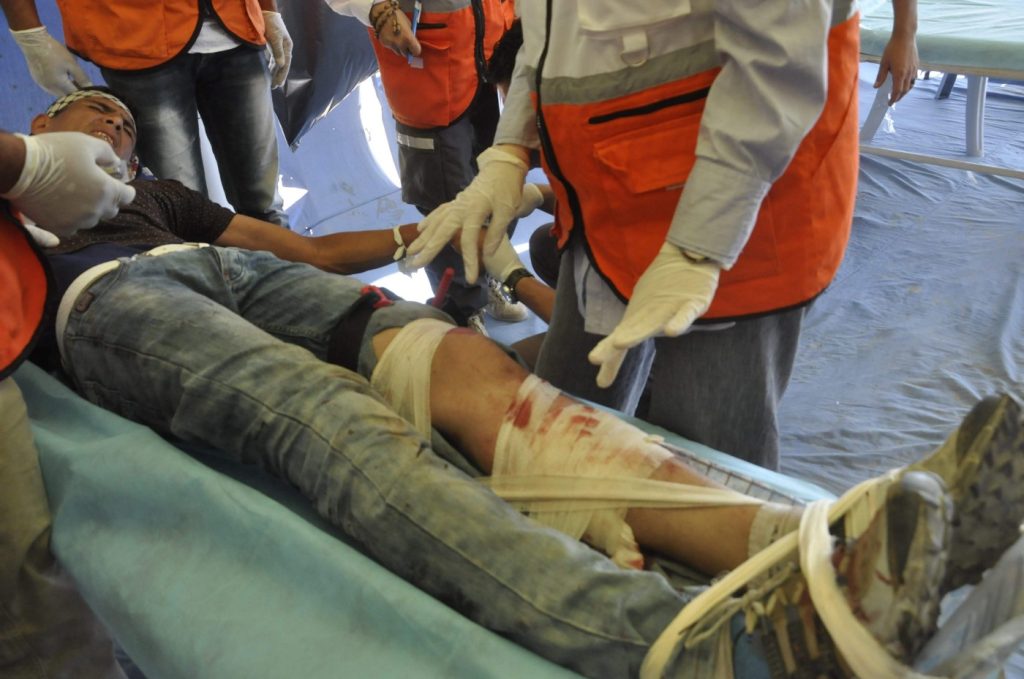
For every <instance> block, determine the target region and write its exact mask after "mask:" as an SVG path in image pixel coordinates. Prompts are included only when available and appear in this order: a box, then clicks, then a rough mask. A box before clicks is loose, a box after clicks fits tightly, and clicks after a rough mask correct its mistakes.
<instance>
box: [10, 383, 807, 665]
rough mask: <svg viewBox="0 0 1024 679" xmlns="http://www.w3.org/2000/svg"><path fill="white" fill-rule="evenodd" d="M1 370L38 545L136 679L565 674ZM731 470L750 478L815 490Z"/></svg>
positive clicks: (261, 487) (315, 529)
mask: <svg viewBox="0 0 1024 679" xmlns="http://www.w3.org/2000/svg"><path fill="white" fill-rule="evenodd" d="M14 378H15V380H16V382H17V383H18V386H19V387H20V388H21V389H22V391H23V392H24V394H25V400H26V402H27V404H28V408H29V414H30V418H31V420H32V428H33V433H34V435H35V438H36V443H37V446H38V448H39V456H40V465H41V467H42V470H43V475H44V479H45V482H46V487H47V493H48V495H49V498H50V502H51V505H52V509H53V513H54V533H53V546H54V551H55V552H56V554H57V556H58V558H59V559H60V560H61V562H62V563H63V564H64V565H65V566H66V568H67V569H68V570H69V571H70V572H71V574H72V576H73V577H74V579H75V580H76V582H77V583H78V585H79V587H80V588H81V590H82V593H83V594H84V596H85V598H86V599H87V600H88V602H89V603H90V605H91V606H93V608H94V610H96V612H97V613H98V615H99V616H100V617H101V618H102V619H103V621H104V622H105V623H106V624H107V626H108V627H109V629H110V630H111V632H112V634H113V635H114V636H115V638H116V639H117V641H118V642H119V643H120V644H121V645H122V646H123V647H124V649H125V650H126V652H127V653H128V655H129V656H131V657H132V659H133V660H134V661H135V662H136V663H137V664H138V665H139V667H140V668H141V669H142V670H143V671H144V672H145V673H146V675H147V677H149V679H160V678H163V677H167V678H181V679H201V678H205V677H211V678H212V677H216V678H218V679H233V678H235V677H245V678H246V679H259V678H261V677H267V678H280V677H302V678H303V679H315V678H319V677H324V678H327V677H332V678H333V677H341V676H345V677H363V676H365V677H399V676H401V677H417V678H422V677H474V678H478V677H530V678H531V679H535V678H544V677H552V678H555V677H570V676H576V675H574V674H573V673H571V672H568V671H566V670H564V669H562V668H560V667H557V666H555V665H554V664H552V663H550V662H548V661H546V660H544V659H542V658H540V657H538V656H536V655H534V654H532V653H531V652H529V651H526V650H525V649H523V648H521V647H519V646H517V645H515V644H513V643H511V642H509V641H507V640H505V639H503V638H501V637H499V636H497V635H495V634H493V633H491V632H489V631H488V630H486V629H484V628H482V627H480V626H478V625H476V624H475V623H473V622H471V621H469V620H468V619H466V618H464V617H462V616H461V615H459V614H458V613H455V612H454V611H453V610H451V609H449V608H448V607H446V606H444V605H443V604H441V603H439V602H437V601H435V600H434V599H432V598H430V597H429V596H428V595H426V594H424V593H423V592H421V591H419V590H418V589H416V588H415V587H413V586H412V585H410V584H408V583H406V582H405V581H403V580H401V579H399V578H398V577H397V576H395V575H393V574H392V573H390V572H389V571H387V570H385V569H384V568H382V567H381V566H379V565H378V564H376V563H375V562H373V561H371V560H370V559H368V558H367V557H366V556H364V555H363V554H362V553H360V552H359V551H358V550H356V549H355V548H353V547H352V546H350V545H348V544H346V543H345V542H343V540H342V539H340V535H339V533H338V532H337V531H335V530H334V529H333V528H332V527H330V526H328V525H326V524H325V523H324V522H323V521H321V520H320V519H319V518H318V517H316V516H315V515H314V514H313V512H312V510H311V509H310V508H308V506H307V503H306V501H305V500H304V499H303V498H301V496H299V495H298V493H295V492H293V491H292V490H291V489H290V488H287V487H285V485H284V484H283V483H280V482H278V481H276V480H274V479H271V478H269V477H266V476H263V475H261V473H260V472H258V471H256V470H252V469H249V468H245V467H242V466H239V465H233V464H230V463H224V462H222V461H219V460H213V459H206V458H205V457H204V456H200V457H199V458H195V457H192V456H190V455H188V454H186V453H184V452H182V451H181V450H179V449H178V448H176V447H174V446H172V445H171V444H169V443H168V442H166V441H165V440H164V439H162V438H160V437H159V436H157V435H156V434H155V433H153V432H152V431H151V430H149V429H148V428H146V427H143V426H140V425H137V424H135V423H132V422H129V421H127V420H125V419H123V418H121V417H119V416H117V415H114V414H112V413H110V412H107V411H105V410H102V409H100V408H97V407H95V406H93V405H91V404H90V403H88V402H86V401H85V400H83V399H81V398H79V397H78V396H77V395H75V394H74V393H73V392H72V391H70V390H69V389H68V388H66V387H65V386H64V385H63V384H61V383H60V382H59V381H57V380H56V379H54V378H53V377H51V376H49V375H47V374H46V373H44V372H43V371H41V370H40V369H38V368H36V367H35V366H33V365H31V364H29V365H25V366H23V367H22V368H21V369H19V370H18V372H17V373H16V374H15V377H14ZM673 442H674V443H677V444H678V443H685V442H682V441H681V440H679V439H674V441H673ZM685 445H686V446H687V448H688V449H689V450H691V451H696V452H697V453H698V454H699V453H701V452H703V453H706V454H707V455H708V459H709V460H713V461H715V462H717V463H719V464H720V466H721V463H728V461H729V460H731V458H729V457H728V456H725V455H722V454H721V453H714V451H709V450H707V449H703V448H702V447H701V446H696V445H693V444H685ZM736 469H737V472H738V474H739V477H738V478H744V477H750V478H751V479H753V478H754V477H758V476H759V477H760V478H757V479H756V480H753V481H752V482H753V483H754V484H755V485H757V486H759V487H760V486H761V485H765V486H772V487H776V488H778V489H779V490H780V491H781V492H783V493H785V494H797V495H800V496H801V497H805V498H812V497H822V496H825V495H826V494H825V492H824V491H821V490H820V489H817V488H816V487H814V486H810V485H808V484H803V483H801V482H799V481H796V480H794V479H786V478H785V477H782V476H780V475H778V474H774V473H771V472H767V471H765V470H759V469H758V468H756V467H753V466H750V465H745V464H744V463H739V464H738V465H737V467H736Z"/></svg>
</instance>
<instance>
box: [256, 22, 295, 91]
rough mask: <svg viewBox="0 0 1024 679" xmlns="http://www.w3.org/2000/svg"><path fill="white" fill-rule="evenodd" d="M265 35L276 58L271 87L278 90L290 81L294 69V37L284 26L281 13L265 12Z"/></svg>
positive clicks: (272, 70)
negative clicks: (289, 73)
mask: <svg viewBox="0 0 1024 679" xmlns="http://www.w3.org/2000/svg"><path fill="white" fill-rule="evenodd" d="M263 23H264V25H265V26H266V29H265V35H266V38H267V45H268V46H269V47H270V53H271V55H273V57H274V66H273V68H271V69H270V87H271V89H276V88H278V87H281V86H282V85H284V81H285V80H287V79H288V70H289V69H290V68H291V67H292V36H290V35H288V29H287V27H285V25H284V19H282V18H281V14H280V13H279V12H263Z"/></svg>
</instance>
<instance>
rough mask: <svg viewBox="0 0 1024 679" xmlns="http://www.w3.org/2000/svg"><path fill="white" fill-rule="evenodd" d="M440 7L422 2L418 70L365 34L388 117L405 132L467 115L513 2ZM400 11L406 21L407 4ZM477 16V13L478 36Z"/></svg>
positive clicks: (466, 1)
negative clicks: (479, 20) (374, 58)
mask: <svg viewBox="0 0 1024 679" xmlns="http://www.w3.org/2000/svg"><path fill="white" fill-rule="evenodd" d="M441 4H442V3H440V2H434V3H432V2H431V0H424V9H423V12H422V13H421V14H420V21H419V25H418V27H417V29H416V38H417V39H418V40H419V42H420V47H422V49H423V51H422V53H421V55H420V56H421V58H422V59H423V68H413V67H412V66H410V65H409V62H408V61H407V59H406V58H405V57H400V56H398V55H397V54H395V53H394V52H392V51H391V50H389V49H387V48H386V47H383V46H382V45H381V44H380V41H379V40H377V39H376V38H375V37H374V35H373V29H370V42H371V43H372V44H373V49H374V51H375V52H376V53H377V63H378V64H379V65H380V77H381V80H382V81H383V82H384V92H385V94H386V95H387V98H388V104H389V105H390V106H391V112H392V113H393V114H394V116H395V119H396V120H398V122H400V123H402V124H403V125H408V126H409V127H416V128H419V129H430V128H434V127H446V126H448V125H450V124H452V123H453V122H454V121H455V120H457V119H458V118H459V116H461V115H462V114H463V113H465V112H466V109H468V108H469V105H470V104H472V103H473V98H474V97H475V96H476V92H477V86H478V84H479V82H480V80H481V79H482V77H483V68H484V67H485V64H486V61H487V60H488V59H490V58H491V54H492V53H493V52H494V45H495V44H496V43H497V42H498V40H500V39H501V36H502V35H504V34H505V31H506V30H507V29H508V27H509V26H510V25H511V23H512V22H511V18H512V17H513V12H512V11H511V8H512V7H513V3H512V0H455V1H454V2H453V1H451V0H449V2H448V3H447V4H448V5H450V6H449V7H445V8H440V7H439V5H441ZM438 9H441V10H442V11H437V10H438ZM402 10H403V11H404V12H405V13H406V15H407V16H409V17H410V21H411V17H412V1H411V0H403V2H402ZM477 12H481V13H482V15H481V16H482V19H483V23H482V28H481V29H480V30H478V24H477V16H476V13H477ZM384 30H389V29H388V27H385V28H384ZM478 50H479V53H478ZM478 57H479V59H478ZM481 62H482V63H481Z"/></svg>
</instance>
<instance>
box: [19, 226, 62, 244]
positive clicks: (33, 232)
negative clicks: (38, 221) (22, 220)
mask: <svg viewBox="0 0 1024 679" xmlns="http://www.w3.org/2000/svg"><path fill="white" fill-rule="evenodd" d="M25 228H26V229H28V235H30V236H32V240H34V241H35V242H36V245H38V246H39V247H41V248H55V247H57V246H58V245H60V238H57V237H56V236H55V235H53V234H52V233H50V232H49V231H45V230H43V229H40V228H39V227H38V226H35V225H33V224H25Z"/></svg>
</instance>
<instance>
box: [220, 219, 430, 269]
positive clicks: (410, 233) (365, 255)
mask: <svg viewBox="0 0 1024 679" xmlns="http://www.w3.org/2000/svg"><path fill="white" fill-rule="evenodd" d="M399 233H400V236H401V238H402V241H403V243H402V244H403V245H407V244H409V243H411V242H412V241H413V240H415V238H416V224H415V223H413V224H404V225H402V226H400V227H399ZM214 245H220V246H223V247H235V248H244V249H246V250H266V251H267V252H272V253H274V254H275V255H277V256H278V257H280V258H281V259H286V260H288V261H289V262H303V263H305V264H312V265H313V266H315V267H317V268H320V269H323V270H324V271H330V272H332V273H339V274H355V273H361V272H363V271H369V270H370V269H375V268H377V267H379V266H385V265H387V264H391V263H392V262H394V256H395V252H396V251H397V250H398V248H399V245H398V244H397V243H396V242H395V235H394V231H393V230H392V229H376V230H373V231H348V232H344V233H332V234H330V235H327V236H302V235H299V234H298V233H295V232H294V231H289V230H288V229H282V228H281V227H280V226H277V225H276V224H271V223H269V222H264V221H262V220H259V219H254V218H252V217H247V216H245V215H235V216H234V217H233V218H232V219H231V222H230V223H229V224H228V227H227V228H226V229H225V230H224V231H223V232H222V233H221V235H220V236H218V237H217V239H216V240H215V241H214Z"/></svg>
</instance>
